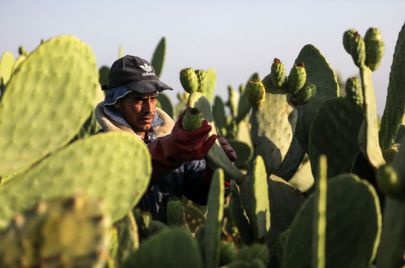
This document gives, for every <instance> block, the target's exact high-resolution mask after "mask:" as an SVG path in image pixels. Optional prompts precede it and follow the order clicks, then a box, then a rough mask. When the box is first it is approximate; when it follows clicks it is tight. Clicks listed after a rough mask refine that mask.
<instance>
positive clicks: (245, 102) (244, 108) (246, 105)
mask: <svg viewBox="0 0 405 268" xmlns="http://www.w3.org/2000/svg"><path fill="white" fill-rule="evenodd" d="M251 107H252V106H251V105H250V102H249V98H248V97H247V95H246V93H245V91H244V92H243V93H241V95H240V98H239V103H238V113H237V116H236V119H235V121H236V123H237V124H239V123H240V122H241V121H242V120H243V119H245V117H246V116H247V114H248V113H249V112H250V109H251Z"/></svg>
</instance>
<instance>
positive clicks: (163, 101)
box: [157, 93, 173, 118]
mask: <svg viewBox="0 0 405 268" xmlns="http://www.w3.org/2000/svg"><path fill="white" fill-rule="evenodd" d="M157 100H158V101H159V103H160V106H161V109H162V110H163V111H165V112H166V113H167V114H168V115H169V116H170V117H171V118H173V104H172V101H171V100H170V98H169V96H167V95H166V94H164V93H159V94H158V95H157Z"/></svg>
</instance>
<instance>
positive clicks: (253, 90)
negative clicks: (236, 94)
mask: <svg viewBox="0 0 405 268" xmlns="http://www.w3.org/2000/svg"><path fill="white" fill-rule="evenodd" d="M264 94H265V88H264V85H263V83H262V82H261V81H260V80H250V81H249V82H248V83H247V85H246V89H245V95H246V96H247V98H248V100H249V103H250V105H251V106H252V107H259V106H260V105H261V104H262V103H263V101H264V98H265V96H264Z"/></svg>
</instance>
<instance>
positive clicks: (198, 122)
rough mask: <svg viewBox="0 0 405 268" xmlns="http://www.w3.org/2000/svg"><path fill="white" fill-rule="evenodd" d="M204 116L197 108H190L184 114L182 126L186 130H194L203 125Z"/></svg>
mask: <svg viewBox="0 0 405 268" xmlns="http://www.w3.org/2000/svg"><path fill="white" fill-rule="evenodd" d="M202 121H203V116H202V114H201V112H200V111H199V110H198V109H197V108H188V109H187V110H186V112H185V114H184V116H183V120H182V122H181V123H182V127H183V129H184V130H186V131H193V130H195V129H197V128H200V127H201V126H202Z"/></svg>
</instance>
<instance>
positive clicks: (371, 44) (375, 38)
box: [364, 28, 384, 71]
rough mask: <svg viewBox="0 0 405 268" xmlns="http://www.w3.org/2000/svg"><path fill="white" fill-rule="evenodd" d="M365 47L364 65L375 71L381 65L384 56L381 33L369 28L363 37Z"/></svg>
mask: <svg viewBox="0 0 405 268" xmlns="http://www.w3.org/2000/svg"><path fill="white" fill-rule="evenodd" d="M364 43H365V46H366V65H367V66H368V67H369V68H370V70H372V71H375V70H376V69H377V68H378V67H379V66H380V63H381V59H382V57H383V55H384V41H383V40H382V38H381V32H380V30H379V29H377V28H369V29H368V30H367V32H366V35H365V36H364Z"/></svg>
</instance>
